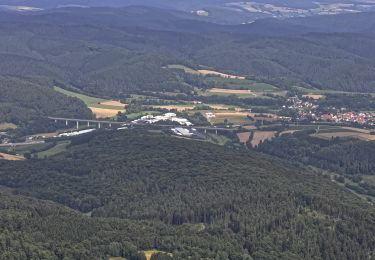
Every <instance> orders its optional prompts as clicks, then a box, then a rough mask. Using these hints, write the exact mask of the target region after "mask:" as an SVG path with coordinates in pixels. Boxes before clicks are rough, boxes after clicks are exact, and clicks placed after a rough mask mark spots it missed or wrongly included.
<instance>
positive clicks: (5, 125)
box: [0, 123, 17, 130]
mask: <svg viewBox="0 0 375 260" xmlns="http://www.w3.org/2000/svg"><path fill="white" fill-rule="evenodd" d="M16 128H17V126H16V125H15V124H12V123H0V130H8V129H16Z"/></svg>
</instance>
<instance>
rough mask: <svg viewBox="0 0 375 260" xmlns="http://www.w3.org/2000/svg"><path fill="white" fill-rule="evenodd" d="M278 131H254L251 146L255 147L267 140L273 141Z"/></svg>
mask: <svg viewBox="0 0 375 260" xmlns="http://www.w3.org/2000/svg"><path fill="white" fill-rule="evenodd" d="M275 134H276V131H254V136H253V139H252V140H251V145H252V146H253V147H255V146H257V145H258V144H260V142H263V141H265V140H271V139H272V138H274V137H275Z"/></svg>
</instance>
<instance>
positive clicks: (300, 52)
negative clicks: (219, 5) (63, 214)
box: [0, 7, 375, 97]
mask: <svg viewBox="0 0 375 260" xmlns="http://www.w3.org/2000/svg"><path fill="white" fill-rule="evenodd" d="M355 17H357V18H359V16H355ZM360 18H361V21H363V20H364V21H366V20H369V21H371V20H372V19H373V16H371V15H368V14H366V15H365V14H361V16H360ZM337 19H339V18H337ZM341 19H346V20H348V19H349V20H352V21H353V20H355V19H350V16H349V17H348V16H344V17H342V18H341ZM0 21H1V27H0V33H1V34H0V71H1V75H13V76H20V75H22V76H30V77H47V78H49V79H51V80H57V81H59V82H61V83H63V84H65V85H67V86H74V87H76V88H80V89H82V90H84V91H86V92H91V93H94V94H100V95H103V94H104V95H112V96H117V97H118V96H120V95H121V94H124V93H129V92H134V91H137V90H138V91H139V90H148V91H150V90H152V91H175V92H176V91H177V92H187V91H191V90H192V89H193V87H194V86H191V85H189V84H186V82H185V81H184V79H183V77H181V76H180V75H178V74H176V73H173V72H172V71H170V70H168V69H166V68H165V66H167V65H168V64H179V63H180V64H186V65H191V66H193V67H198V65H205V66H208V67H211V68H213V69H217V70H221V71H223V72H229V73H235V74H236V73H237V74H242V75H245V76H247V77H249V78H255V79H258V80H261V81H272V82H285V81H286V79H287V81H286V82H288V83H287V84H286V85H287V86H286V87H288V86H289V87H291V86H292V85H294V84H304V85H306V84H307V85H309V86H312V87H317V88H322V89H337V90H348V91H361V92H371V91H373V90H374V88H375V77H374V75H375V63H374V55H373V51H372V48H373V46H374V42H375V38H374V35H373V31H365V32H364V31H359V30H358V31H356V30H354V29H352V30H350V31H349V32H345V31H343V32H340V33H333V32H324V31H320V30H319V28H320V27H321V25H319V21H314V23H316V24H317V25H316V26H317V28H310V29H309V27H303V26H302V27H301V28H302V29H301V28H300V27H298V26H297V27H298V28H300V30H298V31H294V30H292V31H293V32H290V28H295V27H296V25H295V23H297V22H296V21H294V22H290V23H288V22H286V23H284V24H283V26H282V27H281V28H279V27H278V25H277V23H275V22H261V21H259V22H256V23H255V24H254V25H249V26H222V25H216V24H211V23H207V22H201V21H195V20H189V19H188V18H187V17H184V16H182V15H181V14H179V15H176V14H173V12H166V11H161V10H159V9H153V8H142V7H129V8H122V9H111V8H93V9H59V10H51V11H48V12H42V13H39V14H35V15H17V14H13V13H4V15H2V17H1V18H0ZM67 21H69V22H67ZM298 23H301V24H303V21H300V20H298ZM330 23H332V24H334V23H339V22H337V21H336V20H334V21H330V20H328V21H326V22H325V26H326V27H329V25H330ZM362 23H364V22H362ZM319 26H320V27H319ZM354 28H356V27H354ZM262 31H267V32H269V33H270V35H267V36H265V35H261V32H262ZM272 32H274V33H272ZM283 32H285V33H284V34H283ZM280 33H281V35H280ZM279 87H285V86H284V85H283V84H282V86H279Z"/></svg>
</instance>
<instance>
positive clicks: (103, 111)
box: [89, 107, 125, 118]
mask: <svg viewBox="0 0 375 260" xmlns="http://www.w3.org/2000/svg"><path fill="white" fill-rule="evenodd" d="M89 108H90V110H91V111H92V112H93V113H94V114H95V116H96V118H107V117H114V116H116V115H117V113H118V112H124V111H125V110H124V109H118V110H116V109H108V108H97V107H89Z"/></svg>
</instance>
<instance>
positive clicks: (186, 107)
mask: <svg viewBox="0 0 375 260" xmlns="http://www.w3.org/2000/svg"><path fill="white" fill-rule="evenodd" d="M152 107H153V108H161V109H168V110H177V111H178V112H183V111H186V110H192V109H194V108H195V107H196V105H194V104H191V105H189V104H183V105H161V106H152Z"/></svg>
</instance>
